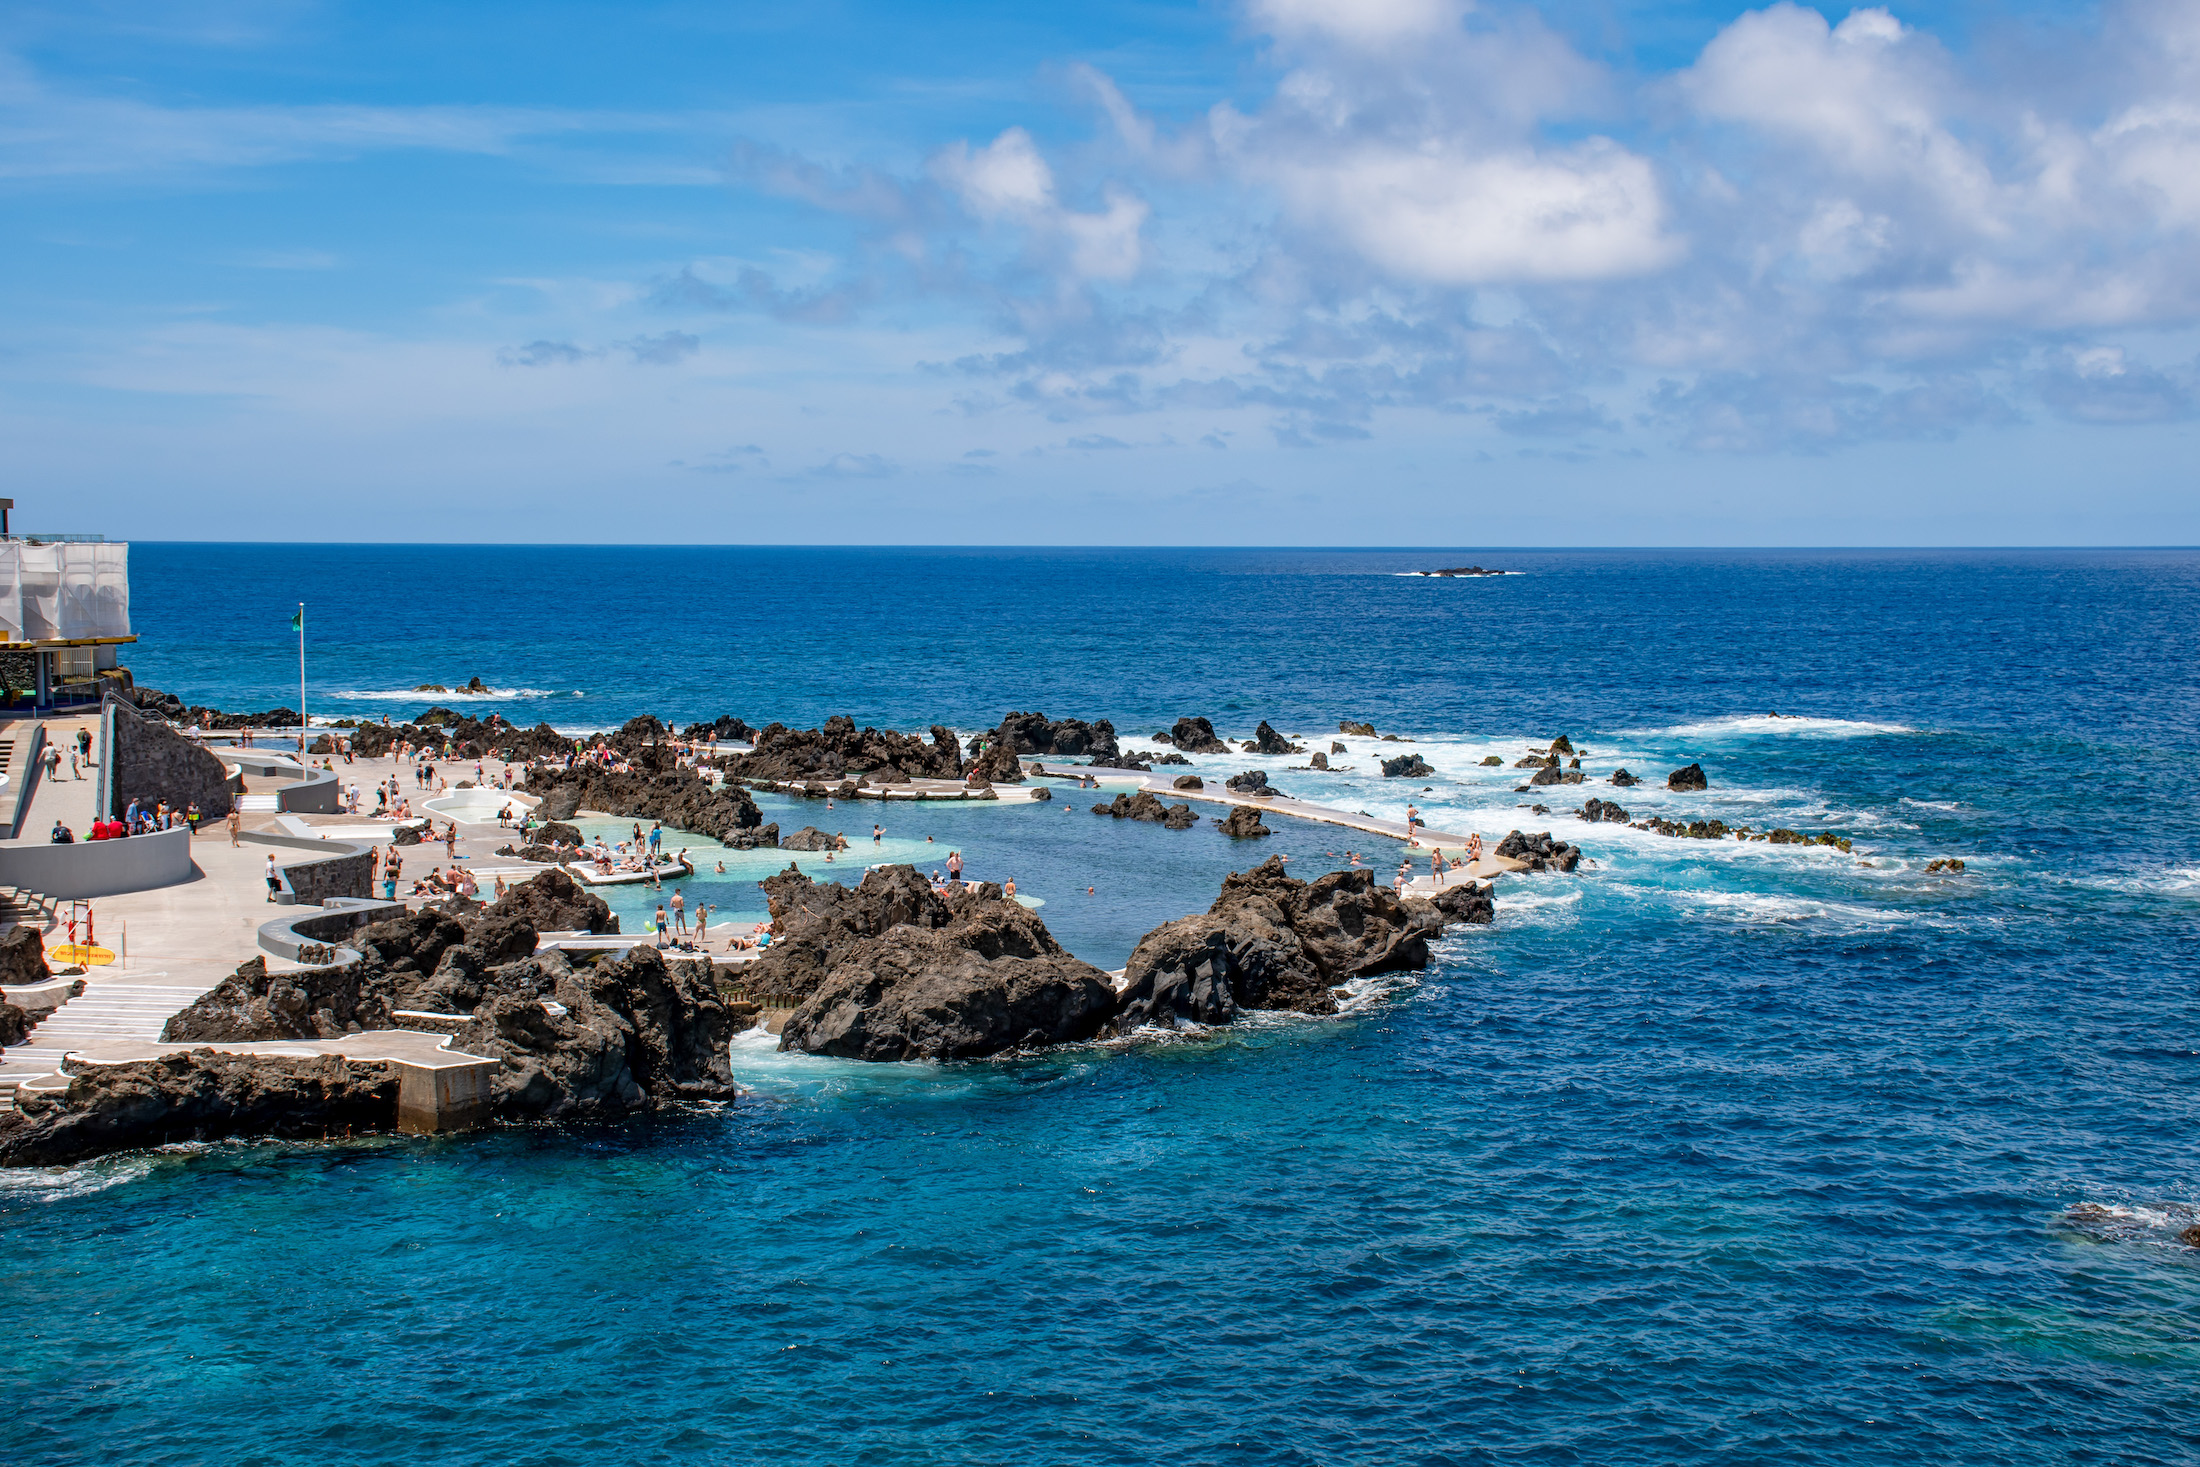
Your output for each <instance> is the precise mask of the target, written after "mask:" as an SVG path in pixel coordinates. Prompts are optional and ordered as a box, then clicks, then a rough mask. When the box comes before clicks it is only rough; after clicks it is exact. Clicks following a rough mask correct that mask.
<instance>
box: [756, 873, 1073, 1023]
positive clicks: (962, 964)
mask: <svg viewBox="0 0 2200 1467" xmlns="http://www.w3.org/2000/svg"><path fill="white" fill-rule="evenodd" d="M765 894H766V897H767V899H768V900H769V901H770V903H771V907H772V915H773V928H774V930H775V933H777V934H778V935H776V936H775V938H774V941H773V945H772V946H771V948H769V949H768V950H767V951H766V953H765V955H764V956H763V957H762V958H760V959H758V960H757V962H756V963H754V964H752V965H751V966H750V968H749V969H748V970H747V971H746V972H745V973H744V974H743V982H744V985H747V986H752V987H753V988H755V989H756V990H757V991H777V992H794V993H800V994H803V995H806V996H805V997H804V998H803V999H802V1002H801V1004H800V1006H799V1007H798V1008H797V1009H796V1011H795V1012H794V1014H793V1015H791V1016H790V1017H789V1018H788V1020H787V1023H786V1026H785V1031H784V1033H783V1034H782V1036H781V1039H780V1048H781V1049H786V1050H802V1051H805V1052H807V1053H811V1054H827V1055H834V1056H837V1057H839V1058H843V1059H863V1060H902V1059H974V1058H979V1057H982V1056H984V1055H989V1054H998V1053H1000V1052H1001V1051H1003V1050H1007V1049H1012V1048H1017V1047H1030V1046H1035V1045H1041V1044H1060V1043H1066V1042H1070V1041H1074V1040H1081V1039H1089V1038H1091V1037H1092V1036H1093V1035H1094V1034H1096V1033H1098V1032H1099V1030H1100V1027H1101V1025H1102V1024H1104V1023H1105V1022H1106V1021H1107V1018H1108V1014H1109V1011H1110V1010H1111V1008H1112V1007H1113V1004H1114V991H1113V990H1112V989H1111V988H1110V987H1109V985H1108V983H1107V979H1106V975H1104V974H1102V973H1101V972H1100V971H1099V970H1098V969H1096V968H1094V967H1092V966H1091V965H1090V964H1087V963H1082V962H1079V961H1078V960H1077V959H1076V958H1073V957H1071V956H1070V955H1069V954H1068V953H1066V952H1064V951H1063V950H1062V948H1061V945H1060V944H1059V943H1057V942H1055V940H1054V938H1053V936H1052V935H1051V934H1049V933H1048V932H1047V930H1046V925H1045V924H1044V923H1043V922H1041V921H1040V920H1039V918H1038V917H1037V916H1036V915H1035V914H1034V913H1032V912H1031V911H1030V910H1029V909H1027V908H1025V907H1024V906H1022V905H1021V904H1019V903H1017V902H1014V901H1010V900H1007V899H1004V898H1003V897H1002V896H1001V894H1000V888H999V887H997V886H994V885H992V884H991V883H986V884H985V885H982V886H978V887H974V888H963V889H961V890H958V891H955V892H953V893H952V894H950V895H949V896H947V897H941V896H939V895H937V894H935V893H934V892H933V890H932V886H931V883H930V882H928V881H926V880H925V879H924V877H923V876H921V875H920V874H918V872H917V871H916V870H915V869H914V868H913V867H909V866H889V867H882V868H880V869H878V870H875V871H870V872H867V873H865V875H864V878H863V882H862V884H861V885H860V886H857V887H855V888H854V889H852V890H851V889H849V888H847V887H844V886H841V885H839V884H838V883H832V884H828V885H822V886H821V885H816V884H813V883H811V882H810V881H809V880H808V878H806V877H804V876H802V874H801V873H800V872H799V871H796V870H793V869H792V868H790V869H789V870H788V871H786V872H782V873H781V874H780V875H779V876H775V877H772V878H770V879H768V880H767V881H766V882H765Z"/></svg>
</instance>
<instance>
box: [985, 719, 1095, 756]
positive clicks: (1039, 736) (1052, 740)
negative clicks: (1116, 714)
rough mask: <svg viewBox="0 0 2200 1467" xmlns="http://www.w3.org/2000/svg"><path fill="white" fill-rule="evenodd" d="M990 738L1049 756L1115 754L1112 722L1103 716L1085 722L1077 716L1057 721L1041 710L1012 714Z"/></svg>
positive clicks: (1016, 748)
mask: <svg viewBox="0 0 2200 1467" xmlns="http://www.w3.org/2000/svg"><path fill="white" fill-rule="evenodd" d="M991 737H992V739H993V740H995V741H997V742H1000V743H1004V744H1007V745H1008V746H1009V747H1010V748H1012V749H1014V750H1015V751H1016V752H1017V753H1019V754H1041V755H1052V756H1054V757H1056V758H1062V759H1069V758H1076V757H1079V756H1081V755H1087V754H1089V755H1092V756H1093V757H1094V758H1096V759H1112V758H1114V757H1115V756H1116V754H1117V748H1116V742H1115V725H1114V724H1112V723H1110V722H1108V721H1107V720H1106V719H1105V718H1102V719H1099V720H1097V721H1095V722H1092V723H1086V722H1085V721H1084V720H1083V719H1079V718H1065V719H1062V720H1060V721H1059V722H1056V721H1054V720H1052V719H1049V718H1048V717H1047V716H1046V715H1045V714H1044V713H1011V714H1008V715H1007V716H1006V717H1004V718H1002V720H1001V722H1000V726H999V727H998V728H996V729H994V730H993V733H992V735H991Z"/></svg>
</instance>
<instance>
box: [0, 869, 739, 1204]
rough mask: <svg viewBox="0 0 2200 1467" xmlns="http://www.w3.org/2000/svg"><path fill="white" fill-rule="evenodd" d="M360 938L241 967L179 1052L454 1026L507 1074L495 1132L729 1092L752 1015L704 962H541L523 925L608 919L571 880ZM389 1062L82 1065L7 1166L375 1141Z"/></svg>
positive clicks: (239, 1058)
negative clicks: (319, 957)
mask: <svg viewBox="0 0 2200 1467" xmlns="http://www.w3.org/2000/svg"><path fill="white" fill-rule="evenodd" d="M446 905H447V909H445V910H427V911H420V912H412V913H408V914H406V915H405V916H403V917H400V918H396V919H393V920H391V921H388V922H380V923H376V924H374V925H372V926H369V927H367V928H364V929H362V930H361V931H360V932H358V933H356V934H354V935H353V936H352V937H351V938H350V939H349V943H350V945H351V946H353V947H355V948H357V949H358V950H359V953H360V959H359V961H358V962H356V963H353V964H351V965H349V966H346V967H330V968H303V969H299V970H298V971H296V972H291V973H282V974H273V973H269V972H268V971H267V964H266V962H265V961H264V960H263V959H260V958H254V959H253V960H252V961H250V962H248V963H245V964H244V965H243V966H241V967H239V968H238V969H237V971H236V972H235V973H234V974H232V975H231V976H230V977H228V978H227V979H224V980H223V981H222V982H221V983H220V984H219V985H218V986H216V987H215V988H214V989H213V990H212V991H211V992H209V993H207V994H204V995H202V996H201V997H200V998H199V999H198V1000H197V1001H196V1002H195V1003H193V1004H192V1005H191V1006H190V1007H189V1008H187V1009H185V1010H184V1011H183V1012H182V1013H180V1014H178V1015H176V1016H175V1017H174V1018H172V1019H170V1020H169V1021H168V1026H167V1029H166V1030H165V1032H164V1033H163V1034H162V1036H161V1037H162V1039H163V1040H165V1041H166V1042H169V1043H175V1044H191V1043H200V1042H205V1043H235V1042H242V1041H255V1040H281V1039H331V1038H335V1037H337V1036H340V1035H343V1034H349V1033H357V1032H359V1031H362V1030H368V1029H391V1028H408V1027H414V1025H413V1024H409V1023H407V1022H405V1021H400V1020H398V1019H397V1018H396V1013H397V1011H398V1010H407V1011H426V1012H429V1013H435V1014H441V1015H446V1016H448V1024H449V1027H450V1028H451V1029H453V1030H454V1031H455V1032H454V1033H453V1036H452V1039H451V1041H450V1047H451V1048H452V1049H454V1050H457V1051H460V1052H463V1053H468V1054H475V1055H481V1056H484V1057H486V1058H490V1059H496V1060H501V1061H502V1064H501V1065H500V1067H499V1069H498V1071H497V1073H496V1075H495V1076H494V1077H493V1078H492V1080H491V1082H490V1102H491V1104H490V1114H491V1115H492V1116H493V1117H495V1118H498V1119H506V1120H523V1119H536V1118H542V1117H564V1116H589V1115H617V1114H624V1113H628V1112H632V1111H640V1110H647V1109H650V1108H652V1107H654V1106H656V1105H658V1104H660V1103H662V1102H664V1101H668V1100H680V1099H702V1100H721V1099H730V1098H731V1097H732V1096H734V1095H735V1094H736V1093H738V1092H737V1090H736V1088H735V1086H734V1084H733V1079H732V1073H731V1070H730V1067H729V1066H728V1063H727V1059H726V1045H727V1042H728V1041H729V1040H731V1039H732V1037H733V1035H734V1033H735V1032H736V1031H737V1030H738V1029H739V1028H740V1027H741V1026H742V1024H743V1023H744V1022H745V1019H746V1015H745V1014H743V1013H741V1012H739V1011H737V1010H735V1009H734V1008H733V1007H732V1006H730V1005H729V1004H728V1003H727V1002H726V1001H725V999H724V998H723V997H721V995H720V994H719V992H718V988H717V985H716V984H715V983H714V982H713V981H712V978H711V974H710V965H709V964H708V963H707V962H695V961H679V960H675V961H672V962H667V961H666V959H665V957H664V955H662V954H660V953H659V952H658V951H657V950H656V949H655V948H653V947H647V946H640V947H635V948H632V949H630V950H628V951H627V952H626V953H625V954H624V955H623V956H611V955H609V954H602V955H597V954H586V955H583V956H581V957H580V958H577V959H573V958H568V957H567V956H566V955H565V954H564V953H562V952H560V951H558V950H556V949H550V950H546V951H542V952H537V951H536V931H537V929H536V927H535V925H534V923H533V922H532V921H530V920H529V914H532V915H534V916H537V917H540V918H542V919H543V920H545V921H551V922H556V923H558V924H559V926H561V927H568V928H584V929H588V930H593V931H598V932H601V931H605V930H608V929H609V928H610V927H611V917H610V912H609V910H608V909H607V908H605V906H604V904H603V903H602V902H601V901H599V900H597V899H596V898H595V897H593V896H590V895H588V894H587V893H585V892H582V891H579V890H578V889H577V888H576V887H575V886H574V884H573V881H572V878H571V877H569V876H567V875H566V874H565V873H564V872H562V871H552V872H544V873H542V874H541V875H538V876H536V877H535V878H534V879H533V880H532V881H531V882H528V883H524V884H522V885H521V886H520V887H517V888H515V889H514V891H513V892H512V893H510V894H508V895H507V896H506V898H505V899H504V900H503V901H501V902H499V903H497V904H496V905H495V906H492V907H487V908H484V907H482V906H480V904H478V903H473V902H462V901H454V902H451V903H448V904H446ZM395 1102H396V1078H395V1074H394V1072H393V1071H390V1070H389V1069H388V1068H387V1067H386V1066H382V1065H379V1064H366V1063H347V1062H346V1061H344V1060H343V1059H341V1058H339V1057H335V1056H322V1057H314V1058H310V1059H307V1058H300V1059H291V1058H288V1057H284V1058H279V1059H277V1058H269V1057H265V1056H244V1055H233V1054H222V1053H217V1052H214V1051H211V1050H194V1051H191V1052H190V1053H187V1054H174V1055H167V1056H164V1057H162V1058H160V1059H158V1060H148V1061H144V1062H141V1063H136V1064H131V1065H101V1066H90V1065H86V1066H83V1067H81V1069H80V1070H78V1071H75V1072H73V1078H72V1079H71V1082H70V1085H69V1088H68V1090H67V1092H66V1093H65V1094H63V1095H61V1096H59V1097H45V1098H36V1097H34V1098H33V1099H32V1100H31V1101H30V1102H29V1104H28V1105H27V1106H26V1109H25V1110H24V1111H23V1112H18V1113H0V1161H5V1162H10V1163H24V1162H36V1161H47V1160H68V1159H73V1158H74V1157H77V1156H83V1155H89V1154H92V1153H93V1152H96V1151H106V1150H113V1149H115V1148H117V1147H122V1146H146V1145H154V1144H159V1143H161V1142H165V1141H172V1140H183V1139H187V1138H192V1137H213V1136H224V1135H245V1134H272V1135H281V1136H306V1135H325V1134H330V1133H333V1132H338V1131H342V1130H346V1129H349V1130H368V1131H372V1130H383V1129H388V1128H389V1127H390V1126H391V1125H392V1124H394V1122H395V1119H396V1104H395Z"/></svg>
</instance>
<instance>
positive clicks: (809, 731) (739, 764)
mask: <svg viewBox="0 0 2200 1467" xmlns="http://www.w3.org/2000/svg"><path fill="white" fill-rule="evenodd" d="M931 733H932V742H930V743H929V744H928V743H926V742H925V741H924V740H923V739H920V738H918V737H916V736H915V735H913V734H905V733H897V732H895V731H894V730H892V729H885V730H880V729H875V728H865V729H858V728H857V727H856V726H855V721H854V720H853V719H851V718H849V717H848V716H847V715H845V714H836V715H834V716H833V717H831V718H828V719H826V720H825V725H824V727H822V728H788V727H787V726H786V725H785V724H783V723H774V724H768V725H766V726H765V727H764V728H763V729H761V730H759V731H758V732H757V734H756V738H755V744H756V747H755V749H754V751H752V752H750V753H747V754H729V755H726V756H725V757H724V758H723V759H722V760H721V761H720V762H721V764H722V766H723V767H724V769H725V771H726V773H727V774H728V775H729V776H731V777H732V778H735V779H746V780H764V781H767V782H770V783H774V784H778V783H788V782H794V783H808V782H810V781H817V782H819V783H829V784H837V783H839V782H840V781H841V780H843V779H846V778H849V777H851V776H853V775H857V774H861V775H865V776H867V777H868V778H869V779H870V782H871V783H872V784H907V783H908V782H909V781H910V780H911V779H912V778H920V779H959V778H961V777H962V773H963V760H962V748H961V745H960V744H958V743H957V742H956V739H955V733H954V730H953V729H950V728H945V727H943V726H941V725H939V724H934V725H932V729H931ZM1008 752H1009V755H1010V757H1011V759H1013V757H1014V751H1013V750H1010V751H1008Z"/></svg>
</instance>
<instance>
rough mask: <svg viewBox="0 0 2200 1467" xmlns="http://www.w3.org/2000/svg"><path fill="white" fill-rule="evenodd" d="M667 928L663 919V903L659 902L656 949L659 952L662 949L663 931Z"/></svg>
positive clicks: (663, 941)
mask: <svg viewBox="0 0 2200 1467" xmlns="http://www.w3.org/2000/svg"><path fill="white" fill-rule="evenodd" d="M668 930H669V924H668V923H667V922H666V921H665V904H664V903H663V902H659V903H657V950H658V951H659V952H662V951H664V946H665V933H666V932H667V931H668Z"/></svg>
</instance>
